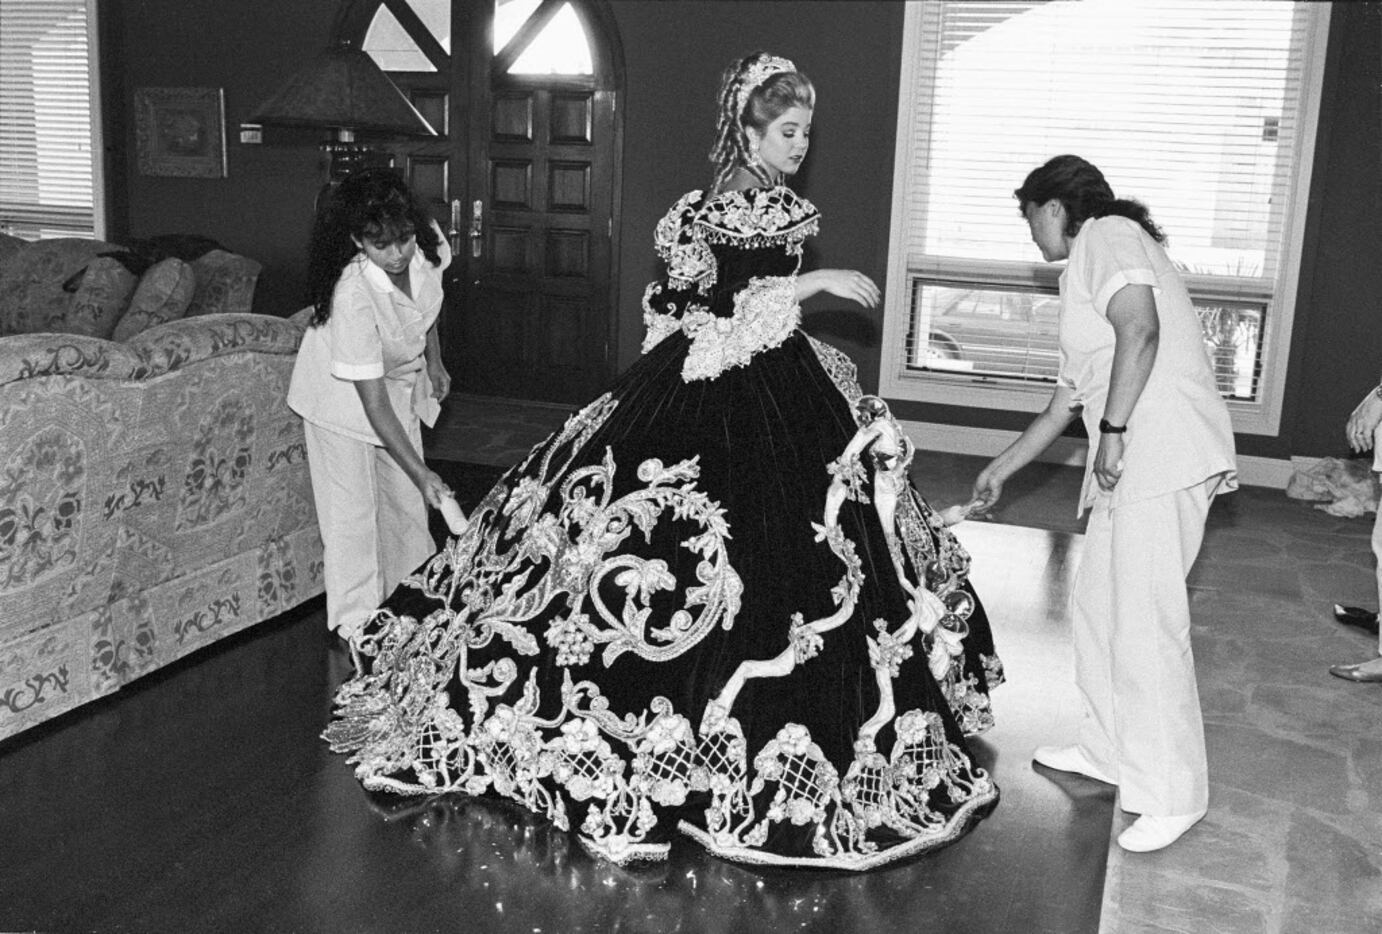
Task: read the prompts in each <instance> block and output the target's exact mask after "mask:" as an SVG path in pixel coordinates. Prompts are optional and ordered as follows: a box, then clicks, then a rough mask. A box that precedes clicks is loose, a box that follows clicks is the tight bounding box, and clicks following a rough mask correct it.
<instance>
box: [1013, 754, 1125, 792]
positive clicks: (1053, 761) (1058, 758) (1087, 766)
mask: <svg viewBox="0 0 1382 934" xmlns="http://www.w3.org/2000/svg"><path fill="white" fill-rule="evenodd" d="M1032 761H1033V762H1035V763H1036V764H1037V765H1044V766H1046V767H1047V768H1048V769H1055V770H1056V771H1057V772H1074V773H1075V774H1077V775H1083V776H1084V777H1085V778H1092V779H1094V780H1095V781H1096V782H1103V783H1104V784H1106V785H1116V784H1118V781H1117V779H1113V778H1110V777H1109V776H1107V775H1105V774H1104V772H1103V771H1102V770H1101V769H1100V768H1099V767H1098V766H1097V765H1095V764H1094V763H1093V762H1092V761H1091V760H1090V758H1089V756H1088V754H1086V753H1085V751H1084V749H1083V748H1082V747H1080V746H1038V747H1037V748H1036V751H1035V752H1033V753H1032Z"/></svg>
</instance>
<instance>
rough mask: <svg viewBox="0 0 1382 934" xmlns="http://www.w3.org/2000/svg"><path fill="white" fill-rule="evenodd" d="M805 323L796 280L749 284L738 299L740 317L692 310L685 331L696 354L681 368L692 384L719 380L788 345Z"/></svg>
mask: <svg viewBox="0 0 1382 934" xmlns="http://www.w3.org/2000/svg"><path fill="white" fill-rule="evenodd" d="M799 324H801V306H800V305H798V304H797V287H796V276H764V277H761V278H754V279H750V280H749V284H748V287H747V288H746V289H744V290H743V291H742V292H740V293H739V294H738V295H736V296H735V297H734V314H733V315H732V316H730V317H728V318H720V317H717V316H715V315H712V314H711V313H710V312H709V311H705V310H696V311H688V312H687V313H686V314H684V315H682V319H681V327H682V330H683V331H685V332H686V336H687V337H689V338H690V339H691V349H690V350H688V351H687V353H686V362H685V363H683V364H682V367H681V378H682V379H684V380H685V381H686V382H688V383H689V382H692V381H693V380H698V379H715V378H716V377H717V376H719V375H720V374H721V373H723V372H724V371H725V370H729V369H733V368H734V367H740V366H745V365H747V364H748V362H749V361H750V360H751V359H753V357H754V355H755V354H759V353H762V352H763V351H765V350H771V349H772V348H774V347H777V346H779V345H781V344H782V342H783V341H785V340H786V339H787V338H788V337H789V336H790V335H791V333H792V332H793V331H794V330H796V328H797V325H799Z"/></svg>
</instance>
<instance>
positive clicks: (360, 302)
mask: <svg viewBox="0 0 1382 934" xmlns="http://www.w3.org/2000/svg"><path fill="white" fill-rule="evenodd" d="M434 226H435V225H434ZM438 255H439V258H440V259H441V264H440V265H437V266H433V265H432V263H431V261H430V260H428V259H427V257H426V256H425V255H423V252H422V250H421V249H419V250H417V252H415V253H414V254H413V259H412V262H411V263H410V264H409V266H408V281H409V283H410V289H409V290H410V291H411V292H412V298H409V297H408V296H407V295H404V294H403V293H402V292H401V291H399V290H398V289H396V288H394V285H393V283H392V282H390V281H389V275H388V273H386V272H385V271H384V270H383V269H380V268H379V267H378V266H376V265H375V264H374V263H372V262H370V261H369V260H368V259H367V258H366V257H365V254H364V253H363V252H361V253H359V254H358V255H356V257H355V258H354V259H353V260H351V261H350V263H349V264H347V265H346V267H345V269H344V270H342V271H341V278H340V281H338V282H337V283H336V289H335V292H334V293H333V294H332V296H331V317H330V318H328V319H327V321H326V323H325V324H323V325H320V326H312V327H308V328H307V333H306V334H304V335H303V337H302V346H301V347H299V348H298V355H297V362H296V364H295V365H294V367H293V377H292V380H291V382H290V383H289V384H288V406H289V407H290V408H292V410H293V411H295V412H297V413H298V414H299V415H301V416H302V417H303V418H304V419H306V420H307V421H309V422H311V423H312V424H314V425H319V426H321V427H322V428H326V429H328V430H330V431H335V432H338V433H339V434H343V435H346V436H347V437H351V438H355V439H357V440H359V441H364V442H367V443H369V444H382V442H381V441H380V439H379V436H378V435H377V434H375V432H374V429H373V428H372V427H371V426H370V423H369V418H368V417H367V416H366V415H365V407H364V405H363V404H362V403H361V402H360V396H359V394H358V393H357V392H356V390H355V385H354V383H355V381H356V380H366V379H378V378H379V377H381V376H382V377H385V386H386V388H387V390H388V394H389V402H390V403H391V404H392V406H393V410H394V413H395V414H397V415H398V419H399V421H400V422H402V423H403V424H404V425H405V426H406V425H407V424H408V420H409V419H410V418H412V417H413V416H414V415H416V416H417V417H419V418H421V419H422V421H423V422H424V423H425V424H427V425H429V426H430V425H432V424H433V423H434V422H435V421H436V419H437V415H438V413H439V412H440V411H441V407H440V405H439V404H438V403H437V400H436V399H435V398H433V397H432V387H431V385H430V381H429V380H428V379H427V372H426V369H427V367H426V361H425V360H424V359H423V351H424V350H425V349H426V347H427V331H428V330H429V329H430V328H431V327H432V325H433V323H435V322H436V320H437V315H438V314H439V313H440V312H441V303H442V270H444V269H445V268H446V267H447V266H448V265H450V263H451V248H450V246H449V245H448V244H447V242H446V238H445V237H442V238H441V244H440V246H439V247H438Z"/></svg>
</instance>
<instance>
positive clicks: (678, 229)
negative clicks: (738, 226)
mask: <svg viewBox="0 0 1382 934" xmlns="http://www.w3.org/2000/svg"><path fill="white" fill-rule="evenodd" d="M701 200H702V192H700V191H692V192H689V193H687V194H686V195H684V196H682V198H681V199H680V200H679V201H677V203H676V204H674V205H672V207H671V209H670V210H669V211H668V212H667V213H666V214H665V215H664V216H663V218H662V220H660V221H658V224H657V230H656V233H655V235H654V246H655V248H656V250H657V255H658V256H659V257H661V259H662V261H663V262H664V263H666V264H667V272H666V274H665V275H663V276H662V277H661V278H659V279H654V280H653V281H652V282H650V283H648V287H647V288H646V289H645V290H644V292H643V325H644V327H645V328H646V329H647V331H646V334H645V336H644V338H643V352H644V353H647V352H648V351H649V350H652V349H653V347H655V346H657V344H658V343H659V342H660V341H661V340H662V339H663V338H664V337H666V336H667V335H669V334H671V333H672V332H673V331H676V330H677V329H678V328H680V327H681V318H682V315H684V314H685V313H686V312H687V311H688V310H690V309H691V308H693V307H704V306H705V303H706V295H705V293H706V290H707V289H709V288H710V287H711V286H712V285H713V284H714V282H715V255H714V254H713V253H712V252H711V250H710V246H709V244H707V243H706V242H705V239H704V237H702V236H701V234H700V232H699V229H698V227H697V225H696V211H697V208H698V206H699V204H700V202H701Z"/></svg>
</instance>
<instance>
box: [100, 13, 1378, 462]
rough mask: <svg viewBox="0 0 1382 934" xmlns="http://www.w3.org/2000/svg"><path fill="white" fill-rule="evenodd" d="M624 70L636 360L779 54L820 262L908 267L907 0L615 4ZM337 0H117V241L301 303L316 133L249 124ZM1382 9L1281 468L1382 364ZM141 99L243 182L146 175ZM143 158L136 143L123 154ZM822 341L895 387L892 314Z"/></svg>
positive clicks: (276, 302) (1316, 271)
mask: <svg viewBox="0 0 1382 934" xmlns="http://www.w3.org/2000/svg"><path fill="white" fill-rule="evenodd" d="M611 7H612V9H613V11H614V17H615V22H616V24H617V26H618V29H619V31H620V36H621V39H622V42H623V47H624V56H625V64H626V88H625V94H624V98H623V100H622V102H621V106H623V107H624V108H625V109H624V119H625V123H624V160H623V165H624V176H623V201H622V210H621V214H620V241H619V244H618V246H617V253H616V255H617V257H618V263H619V270H618V276H619V278H618V282H619V292H620V312H619V313H620V327H619V348H618V360H619V362H620V365H621V366H626V365H627V364H628V363H629V362H630V361H632V360H633V359H634V358H635V357H636V356H637V354H638V345H639V343H640V342H641V339H642V326H641V315H642V312H641V309H640V308H639V299H640V297H641V295H642V292H643V286H644V285H645V284H646V283H647V281H648V280H649V279H650V278H652V276H653V275H655V274H656V272H657V265H656V263H655V259H654V255H653V252H652V233H653V227H654V225H655V224H656V223H657V221H658V219H659V218H661V216H662V214H663V213H664V212H665V211H666V210H667V208H668V207H669V206H670V205H671V204H672V203H673V202H674V201H675V200H676V199H677V198H678V197H679V196H680V195H681V194H683V193H684V192H686V191H688V190H690V189H692V188H701V187H704V186H705V185H707V184H708V183H709V181H710V178H709V175H710V165H709V162H708V161H707V158H706V155H707V151H708V149H709V147H710V143H711V136H712V133H713V129H714V119H715V102H714V99H715V92H716V89H717V88H718V82H719V77H720V72H721V70H722V69H723V68H724V67H725V65H726V64H728V63H729V62H730V60H731V59H733V58H734V57H736V56H738V55H741V54H743V53H745V52H748V51H751V50H753V49H756V48H764V49H767V50H769V51H771V52H774V53H776V54H779V55H784V56H787V57H789V58H791V59H793V60H794V61H795V62H796V63H797V65H798V67H800V68H801V69H802V70H803V71H805V72H806V73H807V74H809V75H810V76H811V77H812V78H813V80H814V81H815V83H816V85H817V91H818V94H819V103H818V107H817V111H816V117H815V126H814V127H813V135H812V147H811V155H810V158H809V159H808V160H807V163H806V167H805V168H804V169H803V171H802V172H801V174H800V175H799V176H798V178H797V181H796V183H795V184H796V187H797V188H798V189H799V190H801V191H802V192H803V193H804V194H805V195H806V196H807V197H809V198H810V199H811V200H812V201H813V202H814V203H815V204H816V205H817V207H819V208H820V210H821V213H822V215H823V218H822V226H821V235H820V236H819V237H818V238H816V239H815V240H814V242H813V244H812V246H811V248H810V252H809V254H808V261H809V262H811V263H813V264H815V265H828V266H839V267H845V268H857V269H860V270H862V271H864V272H865V273H867V274H868V275H870V276H872V277H873V278H874V279H875V280H876V281H879V282H882V281H883V279H884V277H885V274H886V270H887V260H888V230H889V223H890V218H891V209H892V204H891V189H892V174H893V149H894V144H895V136H896V124H897V114H896V111H897V92H898V89H897V75H898V72H899V67H900V57H901V41H902V39H901V37H902V21H903V7H902V5H901V4H900V3H894V2H880V3H869V2H853V0H840V2H810V0H802V2H743V0H738V2H731V0H697V2H660V3H655V2H647V0H612V2H611ZM336 8H337V3H336V2H335V0H293V2H291V3H285V2H278V0H236V2H233V3H211V2H207V0H190V2H189V0H102V2H101V14H102V17H103V20H104V29H103V32H104V33H105V35H106V39H105V41H106V42H108V43H110V47H109V48H108V49H103V54H104V55H105V57H106V58H107V60H108V61H109V62H111V63H112V64H114V65H115V67H114V68H113V69H112V73H111V74H110V75H108V77H107V86H106V99H107V100H108V101H110V102H112V103H113V104H115V105H116V106H115V107H114V109H113V110H112V111H111V123H112V125H113V128H114V129H113V132H111V133H110V134H109V135H108V139H109V140H110V142H111V145H112V147H113V148H114V150H115V151H114V152H113V153H112V156H113V162H112V164H113V166H114V167H115V174H114V176H113V177H114V181H115V185H116V188H117V191H116V192H114V196H113V198H112V200H111V204H112V207H113V210H114V212H115V216H113V217H112V218H111V220H112V224H111V237H112V239H119V238H120V237H121V236H136V237H140V236H150V235H154V234H160V233H198V234H204V235H207V236H211V237H215V238H216V239H218V240H220V241H221V242H223V243H225V244H226V245H227V246H228V247H230V248H232V249H235V250H239V251H242V252H244V253H246V254H248V255H250V256H253V257H254V258H255V259H257V260H259V261H260V262H261V263H263V264H264V271H263V273H262V274H261V277H260V285H259V288H258V290H257V292H256V299H255V308H256V310H259V311H263V312H265V313H269V314H288V313H291V312H292V311H293V310H295V309H296V308H298V307H300V306H301V304H302V289H303V282H304V279H303V274H302V267H303V263H304V257H305V252H306V239H307V234H308V228H309V224H310V215H311V207H312V200H313V198H314V196H315V194H316V189H317V185H318V182H319V180H320V178H321V174H320V167H319V165H318V155H317V151H316V148H315V146H314V145H313V139H312V138H310V137H307V138H303V137H301V136H298V137H292V138H289V137H282V136H279V137H277V138H276V137H275V136H274V135H273V134H269V135H268V137H267V139H266V144H265V145H261V146H253V145H241V144H240V143H239V142H238V140H237V138H236V137H237V133H236V129H237V128H238V126H239V124H240V123H242V122H245V121H246V120H247V118H248V116H249V114H250V112H251V111H252V110H253V108H255V107H256V106H258V104H260V103H261V102H262V101H263V100H264V99H265V98H267V97H268V96H269V95H270V94H271V93H273V91H275V90H276V89H277V86H278V83H279V82H280V81H281V80H282V79H283V77H285V76H286V75H287V74H288V73H289V72H290V71H291V70H292V69H293V68H294V67H296V65H297V64H299V63H300V62H301V61H302V60H304V59H305V58H307V57H310V56H311V55H313V54H314V53H316V52H317V51H318V50H320V49H321V48H322V47H323V46H324V45H325V44H326V41H327V38H328V34H329V31H330V28H331V22H332V19H333V17H334V15H335V13H336ZM1379 21H1382V3H1378V2H1368V3H1336V4H1335V5H1334V12H1333V19H1332V23H1331V29H1330V37H1329V63H1328V68H1327V74H1326V77H1325V87H1324V100H1323V104H1322V107H1321V131H1320V134H1319V139H1318V145H1317V153H1316V159H1315V180H1314V182H1313V184H1312V188H1311V196H1310V208H1309V215H1308V225H1307V241H1306V244H1305V251H1304V256H1305V261H1304V263H1303V266H1302V274H1301V282H1300V290H1299V296H1298V298H1299V304H1298V308H1297V313H1296V323H1295V334H1294V337H1293V340H1292V351H1291V372H1292V374H1293V375H1292V377H1291V379H1290V380H1289V382H1288V384H1287V395H1286V400H1285V408H1284V414H1283V420H1282V427H1281V432H1280V434H1279V435H1278V436H1277V437H1273V438H1263V437H1259V436H1248V435H1243V436H1239V438H1238V444H1239V451H1240V452H1241V453H1244V454H1253V455H1260V456H1268V457H1281V458H1284V457H1288V456H1291V455H1321V454H1340V453H1343V451H1342V450H1341V448H1342V445H1341V442H1340V439H1341V437H1342V426H1343V422H1344V420H1345V419H1346V418H1347V416H1348V413H1349V411H1350V410H1351V409H1352V406H1353V404H1354V403H1355V402H1356V401H1357V399H1358V398H1359V397H1360V396H1361V395H1362V394H1363V392H1365V391H1366V390H1367V389H1368V387H1369V386H1371V385H1375V384H1376V381H1377V376H1378V370H1379V366H1380V365H1382V352H1379V351H1382V320H1379V316H1380V315H1382V307H1380V305H1382V301H1380V299H1382V259H1379V257H1382V248H1380V247H1382V244H1379V233H1378V231H1379V223H1378V217H1379V195H1378V186H1379V181H1378V180H1379V169H1380V168H1382V164H1380V160H1379V152H1380V151H1382V125H1380V124H1382V119H1380V118H1379V114H1378V93H1377V88H1378V80H1379V78H1378V75H1379V63H1382V48H1379V46H1382V26H1379ZM139 86H213V87H222V88H224V89H225V95H226V122H227V132H228V159H229V167H230V174H229V178H226V179H177V178H161V177H160V178H156V177H146V176H141V175H139V174H138V172H137V170H136V167H135V165H134V159H133V155H132V153H133V146H134V131H133V114H132V106H133V95H134V88H135V87H139ZM122 147H123V149H122ZM805 312H806V325H807V328H808V330H811V331H812V332H813V333H816V334H818V335H819V336H821V337H823V338H825V339H828V340H830V341H832V342H833V343H835V344H837V345H838V346H840V347H841V348H842V349H844V350H845V351H847V352H848V353H850V355H851V356H853V357H854V359H855V361H856V362H857V363H858V364H859V370H860V376H861V381H862V382H863V383H864V385H865V387H866V388H869V389H873V388H876V386H877V382H878V361H879V352H880V346H879V345H880V340H881V334H882V314H881V311H872V312H867V311H864V310H862V309H859V308H857V307H856V306H849V305H847V304H846V303H844V302H842V301H840V300H838V299H833V298H830V297H829V296H825V297H820V298H817V299H813V300H812V301H810V302H808V303H807V306H806V309H805ZM894 408H895V411H896V412H897V414H898V415H900V416H901V417H904V418H909V419H917V420H926V421H937V422H944V423H949V424H963V425H973V426H977V427H990V428H1011V429H1016V428H1021V427H1022V426H1024V425H1025V424H1026V423H1027V421H1028V419H1029V418H1030V416H1028V415H1025V414H1021V413H1006V412H993V411H989V410H975V409H966V408H959V407H950V406H939V405H927V404H921V403H905V402H899V403H897V404H896V405H895V407H894Z"/></svg>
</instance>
